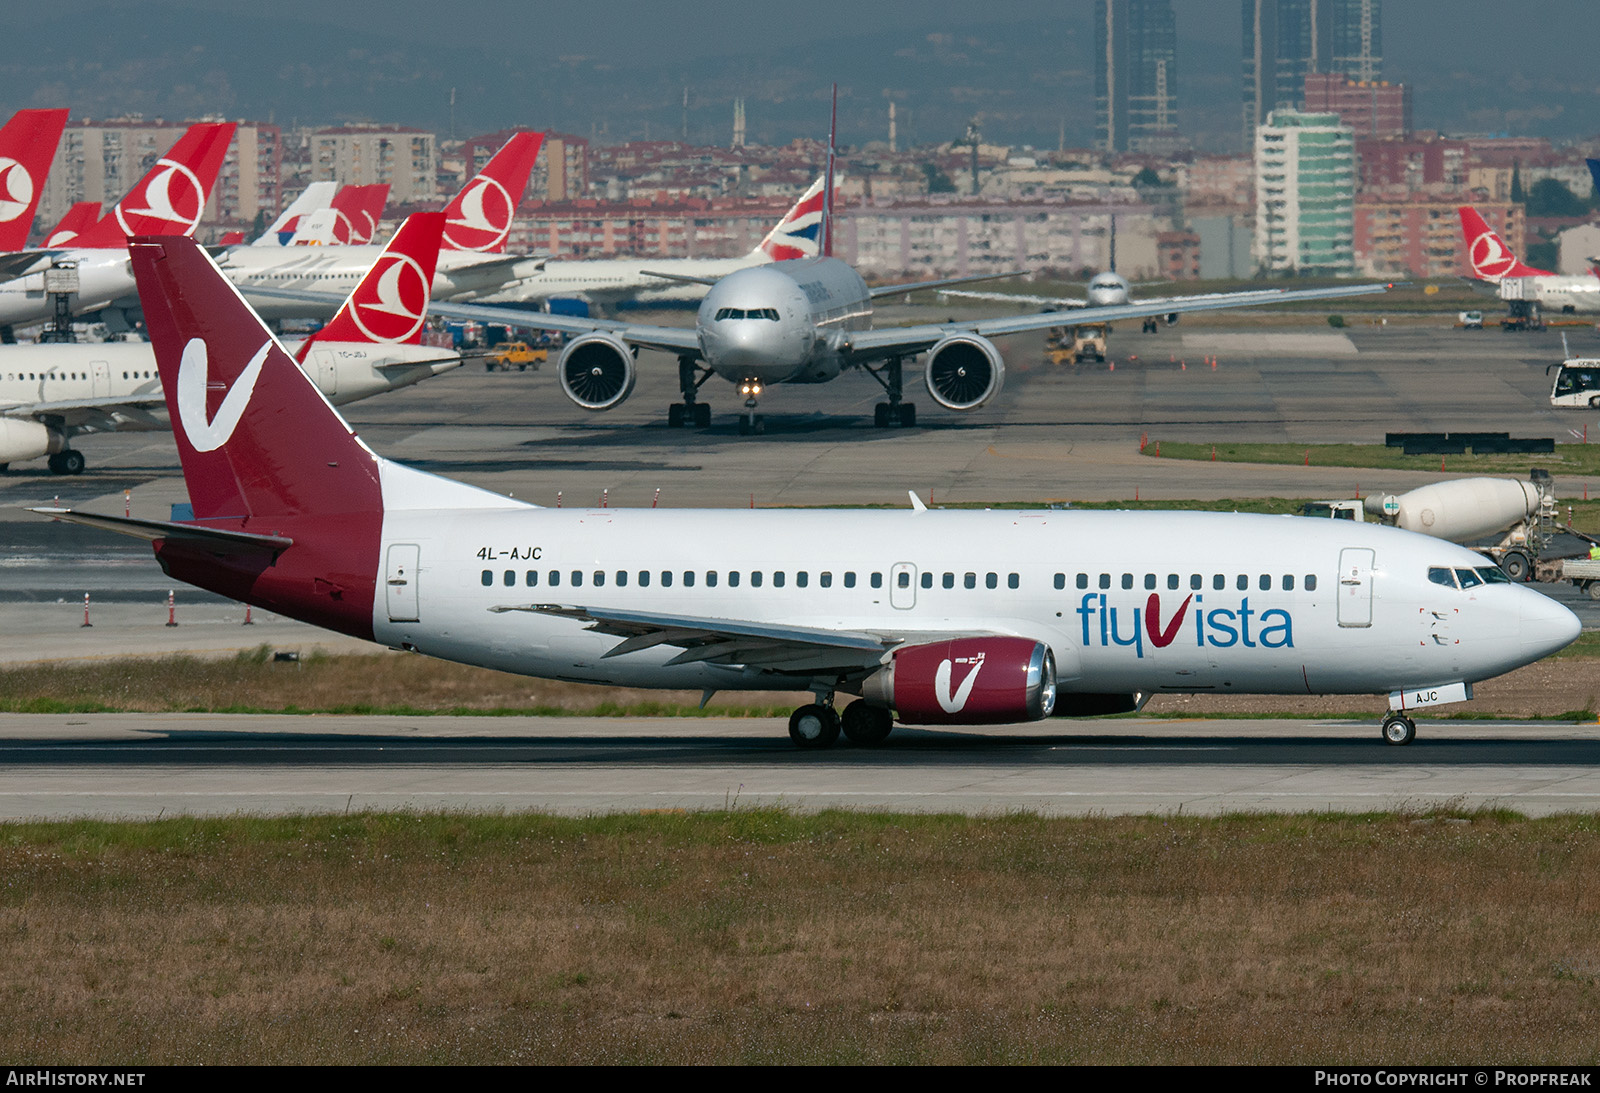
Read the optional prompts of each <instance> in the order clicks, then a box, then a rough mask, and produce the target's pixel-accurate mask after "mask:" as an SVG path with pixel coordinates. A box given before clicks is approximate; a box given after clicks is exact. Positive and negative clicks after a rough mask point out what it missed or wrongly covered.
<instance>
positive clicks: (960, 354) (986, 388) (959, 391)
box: [927, 334, 1006, 410]
mask: <svg viewBox="0 0 1600 1093" xmlns="http://www.w3.org/2000/svg"><path fill="white" fill-rule="evenodd" d="M1005 378H1006V362H1005V358H1003V357H1001V356H1000V350H998V349H996V348H995V345H994V343H993V342H991V341H990V340H989V339H988V338H984V337H980V336H979V335H977V334H952V335H950V336H949V337H947V338H945V339H944V340H943V341H941V342H939V343H938V344H937V345H935V346H934V347H933V348H932V349H930V350H928V372H927V381H928V394H930V395H932V396H933V401H935V402H937V403H938V404H939V405H940V406H943V407H944V408H945V409H946V410H975V409H977V408H978V407H979V406H982V405H983V404H984V403H986V402H988V401H989V400H990V399H991V398H993V397H994V396H995V395H996V394H998V393H999V391H1000V387H1001V385H1002V384H1004V383H1005Z"/></svg>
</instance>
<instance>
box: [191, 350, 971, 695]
mask: <svg viewBox="0 0 1600 1093" xmlns="http://www.w3.org/2000/svg"><path fill="white" fill-rule="evenodd" d="M271 349H272V342H270V341H268V342H266V343H265V344H264V345H262V347H261V348H260V349H258V350H256V355H255V356H254V357H251V358H250V363H249V364H248V365H246V366H245V369H244V371H243V372H241V373H240V374H239V378H238V379H237V380H235V381H234V383H233V387H232V389H230V390H229V391H228V393H227V394H226V395H224V396H223V398H222V405H221V406H219V407H217V416H216V417H214V418H211V419H209V420H207V417H206V392H207V391H208V390H209V389H210V386H211V383H210V374H211V358H210V351H209V350H208V349H207V348H206V343H205V342H204V341H203V340H202V339H200V338H190V339H189V341H188V344H186V345H185V346H184V347H183V356H182V358H181V359H180V360H179V361H178V420H179V421H180V422H181V423H182V425H183V433H184V435H185V436H186V437H188V438H189V443H190V444H192V445H193V446H194V450H195V451H197V452H214V451H216V450H217V449H218V448H220V447H222V446H223V445H224V444H226V443H227V442H228V438H229V437H231V436H233V431H234V430H235V429H237V428H238V427H239V419H240V418H242V417H244V412H245V409H246V408H247V407H248V406H249V405H250V396H251V394H253V393H254V392H255V389H256V380H257V379H259V378H260V377H261V366H262V365H263V364H265V363H266V362H267V353H268V352H269V351H270V350H271ZM973 674H974V675H976V674H977V673H976V672H974V673H973Z"/></svg>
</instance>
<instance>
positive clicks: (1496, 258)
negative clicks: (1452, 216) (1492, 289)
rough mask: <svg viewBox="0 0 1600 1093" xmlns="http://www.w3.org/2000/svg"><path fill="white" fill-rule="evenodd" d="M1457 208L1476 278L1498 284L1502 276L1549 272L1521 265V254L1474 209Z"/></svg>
mask: <svg viewBox="0 0 1600 1093" xmlns="http://www.w3.org/2000/svg"><path fill="white" fill-rule="evenodd" d="M1456 211H1457V212H1459V213H1460V214H1461V234H1462V235H1463V236H1464V237H1465V238H1466V240H1467V261H1469V262H1471V263H1472V275H1473V276H1474V277H1476V278H1478V280H1480V281H1493V282H1495V283H1496V284H1498V283H1499V282H1500V279H1501V278H1503V277H1549V276H1550V275H1551V274H1550V271H1549V270H1547V269H1534V268H1533V267H1532V266H1528V265H1524V264H1523V262H1522V260H1521V259H1520V258H1518V257H1517V256H1516V255H1515V254H1512V253H1511V248H1510V247H1508V246H1506V244H1505V240H1503V239H1501V238H1500V236H1499V234H1498V233H1496V232H1495V230H1494V229H1493V228H1491V227H1490V226H1489V224H1488V222H1487V221H1485V220H1484V219H1483V217H1481V216H1479V215H1478V210H1477V209H1474V208H1473V207H1472V206H1471V205H1462V206H1460V207H1459V208H1458V209H1457V210H1456Z"/></svg>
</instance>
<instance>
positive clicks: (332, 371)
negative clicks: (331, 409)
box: [311, 348, 339, 396]
mask: <svg viewBox="0 0 1600 1093" xmlns="http://www.w3.org/2000/svg"><path fill="white" fill-rule="evenodd" d="M311 357H312V359H313V360H315V361H316V362H317V386H318V387H320V388H322V393H323V394H324V395H330V396H331V395H337V394H338V393H339V365H338V362H337V361H335V360H334V359H333V350H331V349H315V348H313V349H312V350H311Z"/></svg>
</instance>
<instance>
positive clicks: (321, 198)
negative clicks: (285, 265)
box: [248, 180, 339, 247]
mask: <svg viewBox="0 0 1600 1093" xmlns="http://www.w3.org/2000/svg"><path fill="white" fill-rule="evenodd" d="M338 191H339V184H338V183H337V182H329V181H327V180H324V181H321V182H313V183H311V184H310V185H309V186H307V187H306V188H305V189H304V190H301V191H300V196H299V197H297V198H295V199H294V200H293V201H291V202H290V203H289V207H288V208H287V209H284V210H283V212H281V213H279V214H278V219H276V220H274V221H273V222H272V223H271V224H270V225H268V227H267V230H266V231H264V232H262V233H261V234H260V235H259V236H257V237H256V238H255V239H252V240H251V241H250V243H249V244H248V245H249V246H252V247H287V246H288V245H289V244H290V243H292V242H293V241H294V237H295V234H296V233H297V232H298V231H299V230H300V224H301V222H302V221H303V220H305V219H306V218H307V217H309V216H311V215H313V214H315V213H319V212H322V211H323V210H325V209H327V208H329V207H331V206H332V205H333V195H334V194H336V193H338Z"/></svg>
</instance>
